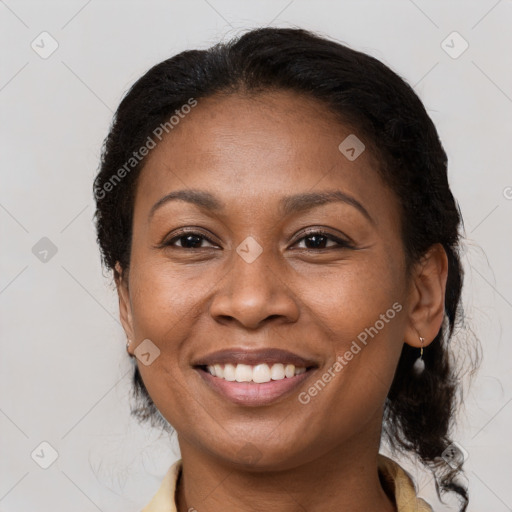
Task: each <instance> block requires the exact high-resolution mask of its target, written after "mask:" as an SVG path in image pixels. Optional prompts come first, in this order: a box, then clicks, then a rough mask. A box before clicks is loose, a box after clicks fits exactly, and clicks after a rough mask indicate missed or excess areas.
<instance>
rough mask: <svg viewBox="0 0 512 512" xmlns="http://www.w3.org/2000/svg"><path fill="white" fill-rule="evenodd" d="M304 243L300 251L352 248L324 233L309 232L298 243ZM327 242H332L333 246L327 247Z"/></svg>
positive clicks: (347, 243)
mask: <svg viewBox="0 0 512 512" xmlns="http://www.w3.org/2000/svg"><path fill="white" fill-rule="evenodd" d="M303 240H304V241H305V247H301V249H340V248H353V246H352V244H350V243H349V242H347V241H345V240H341V239H340V238H337V237H335V236H333V235H331V234H329V233H326V232H324V231H315V232H310V233H308V234H307V236H304V237H302V238H301V239H300V240H299V242H298V243H300V242H302V241H303ZM329 242H334V245H330V246H327V244H328V243H329Z"/></svg>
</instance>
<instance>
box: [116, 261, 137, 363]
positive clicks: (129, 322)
mask: <svg viewBox="0 0 512 512" xmlns="http://www.w3.org/2000/svg"><path fill="white" fill-rule="evenodd" d="M114 279H115V282H116V288H117V295H118V297H119V316H120V319H121V324H122V326H123V329H124V332H125V334H126V337H127V338H128V339H129V340H132V341H135V335H134V329H133V319H132V307H131V302H130V293H129V288H128V275H127V273H126V272H125V271H124V270H123V269H122V268H121V265H120V264H119V262H117V263H116V264H115V270H114ZM133 349H134V343H131V344H130V345H129V346H128V347H127V351H128V353H129V354H131V355H133Z"/></svg>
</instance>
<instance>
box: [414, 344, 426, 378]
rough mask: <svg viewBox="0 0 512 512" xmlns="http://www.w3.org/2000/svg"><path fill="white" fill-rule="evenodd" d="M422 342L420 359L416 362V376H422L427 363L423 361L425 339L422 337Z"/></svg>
mask: <svg viewBox="0 0 512 512" xmlns="http://www.w3.org/2000/svg"><path fill="white" fill-rule="evenodd" d="M420 341H421V348H420V357H418V359H416V361H414V365H413V367H412V368H413V370H414V372H415V373H416V375H421V374H422V373H423V371H424V370H425V361H423V342H424V341H425V338H422V337H421V336H420Z"/></svg>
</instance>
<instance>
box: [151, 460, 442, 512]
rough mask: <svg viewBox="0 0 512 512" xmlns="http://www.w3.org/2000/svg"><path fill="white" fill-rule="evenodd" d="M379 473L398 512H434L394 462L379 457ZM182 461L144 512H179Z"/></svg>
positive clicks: (174, 468)
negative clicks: (176, 497)
mask: <svg viewBox="0 0 512 512" xmlns="http://www.w3.org/2000/svg"><path fill="white" fill-rule="evenodd" d="M378 457H379V458H378V466H379V473H380V475H381V477H382V481H383V484H384V485H385V486H386V487H387V490H388V491H389V492H390V493H391V494H393V495H394V496H395V501H396V506H397V511H398V512H432V508H431V507H430V506H429V505H428V504H427V503H426V502H425V501H423V500H422V499H421V498H418V497H417V496H416V491H415V489H414V484H413V482H412V480H411V478H410V477H409V475H408V474H407V473H406V472H405V471H404V470H403V469H402V468H401V467H400V466H399V465H398V464H397V463H396V462H395V461H393V460H391V459H389V458H388V457H385V456H384V455H382V454H379V456H378ZM181 467H182V464H181V459H179V460H177V461H176V462H175V463H174V464H173V465H172V466H171V467H170V468H169V470H168V471H167V473H166V474H165V477H164V479H163V480H162V483H161V485H160V488H159V489H158V491H157V493H156V494H155V495H154V496H153V499H152V500H151V501H150V502H149V503H148V505H147V506H146V507H145V508H144V509H143V510H142V512H177V510H176V502H175V496H174V494H175V491H176V482H177V480H178V477H179V475H180V472H181Z"/></svg>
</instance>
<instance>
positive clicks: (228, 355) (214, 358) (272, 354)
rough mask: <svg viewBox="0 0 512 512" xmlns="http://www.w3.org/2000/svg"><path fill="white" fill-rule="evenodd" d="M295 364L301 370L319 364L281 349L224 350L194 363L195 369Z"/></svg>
mask: <svg viewBox="0 0 512 512" xmlns="http://www.w3.org/2000/svg"><path fill="white" fill-rule="evenodd" d="M263 363H265V364H268V365H273V364H278V363H281V364H283V365H287V364H293V365H295V366H296V367H299V368H311V367H317V366H318V362H317V361H315V360H313V359H310V358H306V357H301V356H299V355H298V354H295V353H293V352H289V351H288V350H283V349H279V348H266V349H260V350H243V349H223V350H219V351H217V352H212V353H211V354H208V355H206V356H203V357H200V358H198V359H197V360H195V361H194V362H193V363H192V366H195V367H206V366H213V365H215V364H221V365H223V364H232V365H234V366H236V365H237V364H246V365H251V366H256V365H258V364H263Z"/></svg>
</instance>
